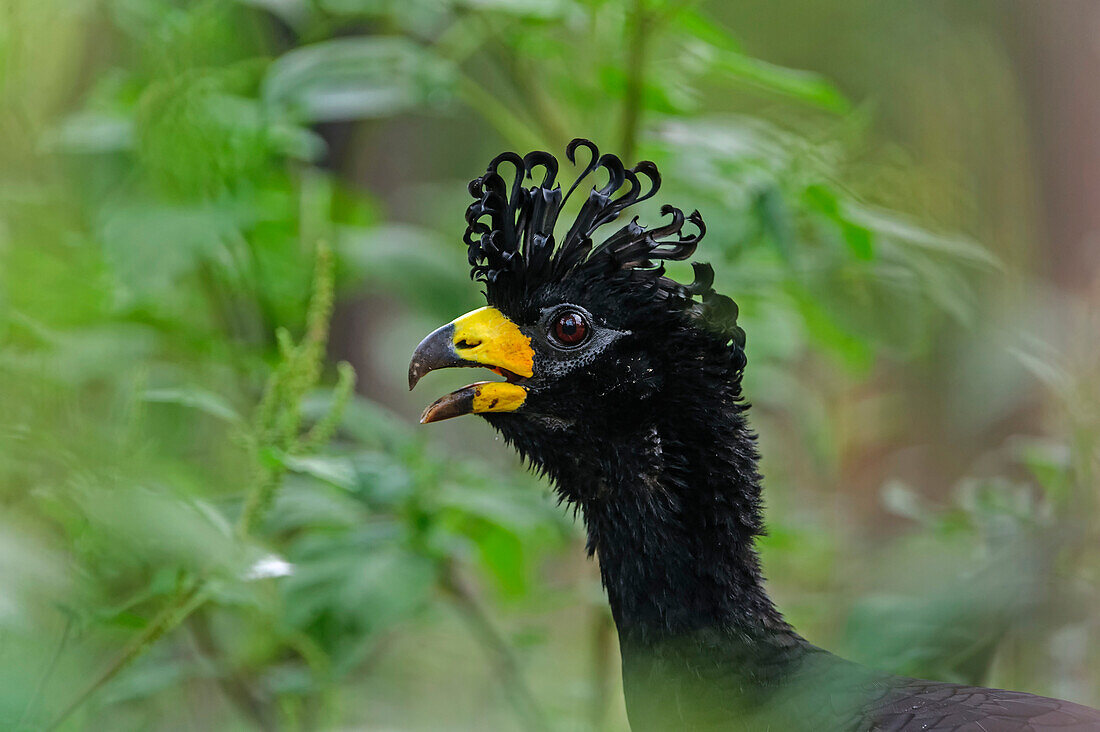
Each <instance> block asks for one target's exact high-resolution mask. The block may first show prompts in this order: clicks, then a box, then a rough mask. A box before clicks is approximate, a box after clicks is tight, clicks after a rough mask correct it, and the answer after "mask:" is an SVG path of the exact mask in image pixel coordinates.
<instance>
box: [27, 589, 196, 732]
mask: <svg viewBox="0 0 1100 732" xmlns="http://www.w3.org/2000/svg"><path fill="white" fill-rule="evenodd" d="M209 598H210V593H209V591H208V588H207V586H206V584H205V583H203V582H198V583H196V584H194V585H193V586H192V587H191V588H189V589H187V590H184V591H183V592H181V593H180V594H178V595H177V596H176V599H175V600H174V601H173V602H172V603H171V604H169V605H168V607H166V608H164V609H163V610H161V611H160V613H159V614H158V615H157V616H156V617H155V618H153V620H152V621H151V622H150V623H149V625H147V626H145V630H143V631H142V632H141V633H140V634H139V635H138V636H137V637H136V638H133V639H132V640H131V641H130V642H129V643H128V644H127V645H126V647H125V648H123V649H122V652H121V653H119V654H118V655H117V656H116V657H115V659H114V660H113V661H111V663H110V664H108V666H107V668H105V669H103V670H102V671H101V672H100V673H99V675H98V676H96V677H95V678H94V679H92V681H91V682H90V683H89V684H88V685H87V686H85V687H84V690H83V691H81V692H80V693H79V694H77V696H76V698H75V699H73V700H72V701H71V702H69V705H68V706H66V707H65V709H64V710H63V711H62V712H61V714H59V715H58V716H57V718H56V719H54V721H53V722H52V723H51V724H50V725H49V726H47V727H46V729H47V730H55V729H57V728H58V727H60V726H61V725H62V724H63V723H64V722H65V720H67V719H68V718H69V717H70V716H71V715H72V713H73V712H75V711H76V710H77V709H78V708H79V707H80V705H82V704H83V703H84V702H85V701H87V700H88V698H89V697H91V695H92V694H94V693H95V692H96V691H98V690H99V688H100V687H102V686H103V685H104V684H106V683H107V682H108V681H110V680H111V679H113V678H114V677H115V676H117V675H118V673H119V672H120V671H122V669H124V668H126V667H127V666H129V665H130V663H132V662H133V661H134V659H136V658H137V657H138V656H140V655H141V654H143V653H145V651H146V650H148V648H149V647H150V646H151V645H153V644H154V643H156V642H157V641H158V640H160V638H161V637H162V636H163V635H164V634H165V633H167V632H169V631H170V630H172V629H173V628H175V627H177V626H178V625H179V624H180V623H182V622H183V621H184V620H185V619H186V618H187V616H188V615H190V614H191V613H193V612H194V611H195V610H197V609H198V608H199V607H201V606H202V605H203V603H205V602H206V601H207V600H208V599H209Z"/></svg>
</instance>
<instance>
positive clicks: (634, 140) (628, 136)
mask: <svg viewBox="0 0 1100 732" xmlns="http://www.w3.org/2000/svg"><path fill="white" fill-rule="evenodd" d="M649 26H650V23H649V17H648V15H647V12H646V5H645V0H633V1H632V2H631V5H630V11H629V14H628V15H627V18H626V34H625V41H624V42H625V44H626V69H625V71H626V94H625V96H624V97H623V120H622V124H623V127H622V143H621V145H620V146H619V155H620V157H622V158H623V160H625V161H629V160H632V159H633V158H634V150H635V148H636V147H637V146H638V128H639V127H640V126H641V120H642V107H643V102H644V97H645V63H646V45H647V43H648V41H649Z"/></svg>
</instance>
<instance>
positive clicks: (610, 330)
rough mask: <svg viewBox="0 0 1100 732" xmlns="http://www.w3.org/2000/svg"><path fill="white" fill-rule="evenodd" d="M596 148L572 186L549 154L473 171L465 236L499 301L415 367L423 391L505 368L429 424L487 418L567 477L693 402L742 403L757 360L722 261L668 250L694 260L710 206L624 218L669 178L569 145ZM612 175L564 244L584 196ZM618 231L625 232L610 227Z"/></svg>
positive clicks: (503, 158) (443, 334)
mask: <svg viewBox="0 0 1100 732" xmlns="http://www.w3.org/2000/svg"><path fill="white" fill-rule="evenodd" d="M582 148H583V149H584V150H586V151H587V152H588V153H589V154H590V156H591V157H590V158H589V159H588V161H587V164H585V165H584V167H583V168H582V169H581V170H580V174H579V176H578V177H577V178H576V180H575V181H574V182H573V183H572V185H571V186H570V187H569V189H568V190H567V191H565V192H564V193H563V191H562V188H561V186H560V185H558V183H557V174H558V161H557V159H556V158H554V157H553V156H552V155H550V154H549V153H546V152H532V153H529V154H528V155H526V156H523V157H521V156H520V155H518V154H516V153H510V152H509V153H503V154H501V155H498V156H497V157H496V158H494V159H493V160H492V161H491V162H490V163H489V166H488V168H487V170H486V172H485V174H484V175H482V176H480V177H478V178H476V179H474V180H473V181H471V182H470V186H469V190H470V193H471V195H472V196H473V198H474V202H473V203H471V204H470V206H469V208H468V209H467V211H466V223H467V228H466V234H465V237H464V241H465V243H466V245H467V246H468V249H469V263H470V266H471V267H472V273H471V276H472V277H473V278H474V279H475V280H478V281H480V282H482V283H484V288H485V297H486V300H487V306H486V307H483V308H480V309H477V310H474V311H473V312H470V313H467V314H465V315H463V316H461V317H459V318H457V319H455V320H453V321H452V322H450V323H448V324H446V325H444V326H442V327H441V328H439V329H437V330H436V331H434V332H433V333H431V334H430V335H428V336H427V337H426V338H425V339H424V340H423V341H422V342H421V343H420V345H419V346H418V347H417V349H416V351H415V353H414V355H413V358H412V362H411V364H410V366H409V388H410V389H411V388H412V387H413V386H415V385H416V383H417V382H418V381H419V380H420V379H421V377H423V376H424V375H425V374H426V373H428V372H429V371H432V370H434V369H440V368H450V367H484V368H488V369H491V370H493V371H495V372H496V373H497V374H499V375H500V376H502V377H503V380H502V381H482V382H477V383H474V384H471V385H469V386H467V387H464V388H462V389H459V390H457V391H455V392H452V393H450V394H448V395H446V396H444V397H442V398H441V399H439V400H437V401H436V402H434V403H433V404H431V405H430V406H429V407H428V408H427V409H426V410H425V411H424V415H423V417H422V418H421V422H424V423H427V422H436V421H439V420H443V419H449V418H452V417H458V416H461V415H467V414H478V415H481V416H482V417H484V418H486V419H487V420H488V421H489V422H490V423H491V424H492V425H493V426H494V427H495V428H496V429H497V430H499V431H500V432H501V433H502V434H503V435H504V437H505V438H506V439H507V440H508V441H509V442H511V443H512V444H513V445H514V446H515V447H516V448H517V449H518V450H519V451H520V453H521V454H522V455H524V456H525V457H527V458H529V459H530V460H531V461H532V462H533V463H534V464H536V465H537V466H538V467H540V468H542V469H543V470H546V471H548V472H551V473H553V474H558V475H560V474H561V473H562V471H563V470H564V469H565V468H567V467H568V466H569V465H576V464H577V463H578V461H584V460H586V459H588V458H597V459H599V458H600V457H602V458H603V459H605V460H606V458H607V456H606V455H605V456H597V455H596V453H598V452H599V451H600V450H601V449H602V447H603V446H604V445H605V444H607V441H608V440H612V439H613V438H614V436H616V435H623V434H630V433H632V432H637V431H638V430H639V429H642V428H645V429H653V427H652V426H653V425H655V424H656V423H657V422H659V421H660V420H661V419H663V418H665V417H667V415H668V414H669V413H670V411H678V412H679V413H681V414H682V415H683V416H684V417H686V418H689V419H690V418H691V416H692V413H693V410H694V411H698V412H699V413H700V414H702V413H705V412H706V411H707V410H713V409H718V408H721V406H722V405H721V402H724V401H726V400H727V398H728V399H736V397H737V394H738V393H739V382H740V375H741V371H742V369H743V368H744V365H745V355H744V343H745V337H744V332H743V331H742V330H741V329H740V328H739V327H737V324H736V319H737V307H736V305H735V304H734V302H733V301H732V300H730V299H729V298H728V297H725V296H722V295H719V294H718V293H716V292H715V291H714V289H713V287H712V283H713V279H714V274H713V270H712V269H711V267H710V266H709V265H706V264H698V263H696V264H694V265H693V267H694V280H693V281H692V282H691V283H689V284H682V283H678V282H676V281H674V280H672V279H671V278H669V277H668V276H666V274H665V269H664V262H665V261H668V260H685V259H688V258H689V257H691V256H692V255H693V254H694V252H695V250H696V247H697V245H698V244H699V241H700V240H701V239H702V238H703V235H704V234H705V232H706V228H705V226H704V224H703V220H702V217H701V216H700V215H699V213H698V211H694V212H692V213H691V214H689V215H685V214H684V213H683V212H682V211H681V210H680V209H678V208H675V207H672V206H667V205H666V206H664V207H663V208H662V209H661V216H662V219H663V221H662V222H661V223H660V224H659V225H657V226H654V227H651V228H647V227H646V226H643V225H642V224H640V223H639V221H638V217H637V216H635V217H633V218H631V219H630V220H629V221H627V222H626V223H625V225H623V224H622V223H620V224H619V225H618V226H617V227H612V226H609V225H610V224H612V223H613V222H615V221H617V220H618V219H619V218H620V216H621V215H622V214H623V212H624V211H626V210H627V209H629V208H630V207H632V206H635V205H637V204H639V203H641V202H642V201H645V200H647V199H650V198H652V197H653V196H654V195H655V194H656V193H657V191H658V189H659V188H660V185H661V178H660V175H659V173H658V171H657V167H656V166H655V165H654V164H653V163H651V162H648V161H646V162H641V163H638V164H637V165H635V166H634V167H632V168H626V167H625V166H624V165H623V163H622V161H621V160H620V159H619V158H618V157H616V156H614V155H601V154H600V153H599V150H598V149H597V148H596V146H595V145H594V144H592V143H591V142H589V141H588V140H583V139H576V140H573V142H571V143H570V144H569V146H568V147H567V148H566V157H567V158H568V159H569V161H570V162H571V163H574V164H576V162H577V152H578V150H581V149H582ZM600 171H602V173H601V172H600ZM505 173H507V174H508V175H507V177H506V175H505ZM604 175H606V177H607V181H606V183H603V184H602V185H599V184H598V183H597V185H593V186H592V187H591V188H590V189H589V190H588V192H587V198H586V200H584V201H583V203H582V204H581V205H580V208H579V211H578V212H577V214H576V217H575V218H574V219H573V221H572V222H571V223H570V224H569V226H568V229H567V230H566V231H565V233H564V235H563V236H562V237H561V239H560V241H559V240H558V239H557V238H556V234H555V229H556V228H559V227H558V223H559V222H558V219H559V214H561V212H562V210H563V209H564V207H565V205H566V202H567V201H568V200H569V198H570V196H571V195H572V194H573V193H574V192H576V191H577V189H578V188H581V186H582V184H583V183H584V182H585V181H586V180H590V179H591V178H592V177H593V176H596V177H598V179H599V181H601V182H602V180H603V177H604ZM604 227H607V229H609V230H610V232H609V234H608V235H607V236H606V237H600V236H599V231H600V230H601V229H603V228H604ZM560 228H563V229H564V228H565V227H564V226H562V227H560ZM597 239H599V241H598V242H597ZM712 382H717V387H718V388H712V387H715V386H716V384H714V383H712ZM723 385H724V386H723ZM731 385H732V391H731V389H730V386H731Z"/></svg>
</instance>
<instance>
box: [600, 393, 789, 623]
mask: <svg viewBox="0 0 1100 732" xmlns="http://www.w3.org/2000/svg"><path fill="white" fill-rule="evenodd" d="M743 410H744V408H743V407H742V406H741V405H740V404H738V405H736V406H733V407H732V408H728V409H724V410H723V409H718V410H704V411H705V413H704V414H703V415H699V414H693V413H692V412H693V410H690V409H684V408H679V409H674V410H671V411H669V412H668V413H667V414H666V415H665V416H664V417H662V418H661V421H660V422H657V423H651V424H647V425H644V426H642V427H641V428H640V434H638V433H636V434H635V435H633V436H630V437H628V438H627V439H626V440H624V441H623V442H622V443H620V444H612V445H611V446H610V449H611V451H612V458H611V459H610V460H606V461H604V464H603V465H602V466H601V467H602V470H600V471H599V475H598V476H594V477H595V481H596V482H597V483H598V484H597V485H592V486H588V487H587V488H583V489H581V490H580V491H579V493H580V495H583V496H585V497H584V498H583V499H582V500H581V501H580V507H581V510H582V512H583V514H584V519H585V524H586V527H587V531H588V547H589V551H590V552H593V553H594V554H595V555H596V556H597V557H598V559H599V563H600V572H601V575H602V578H603V582H604V585H605V587H606V588H607V592H608V599H609V601H610V603H611V608H612V612H613V613H614V616H615V620H616V623H617V624H618V626H619V628H620V631H621V632H624V631H625V632H628V633H629V634H630V635H631V637H632V638H635V639H637V640H639V641H647V640H652V639H660V638H662V637H675V636H682V635H685V634H692V633H695V632H698V631H703V630H714V629H720V630H723V631H728V632H730V633H733V634H735V635H738V636H740V637H745V638H748V637H752V638H759V639H760V640H765V639H766V638H769V637H772V636H776V637H792V636H794V633H793V631H792V630H791V629H790V627H789V626H788V625H787V624H786V622H785V621H784V620H783V618H782V616H781V615H780V613H779V612H778V610H776V608H775V606H774V605H773V603H772V601H771V599H770V598H769V597H768V595H767V592H766V591H765V589H764V583H763V577H762V575H761V571H760V562H759V558H758V555H757V552H756V549H755V546H754V542H755V538H756V536H758V535H759V534H761V533H762V531H763V520H762V515H761V506H760V475H759V473H758V472H757V469H756V461H757V454H756V449H755V439H754V435H753V434H752V433H751V432H750V430H749V429H748V427H747V425H746V423H745V420H744V415H743ZM700 416H702V417H703V418H704V420H705V421H699V418H700Z"/></svg>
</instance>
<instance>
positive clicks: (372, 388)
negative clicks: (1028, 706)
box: [0, 0, 1100, 730]
mask: <svg viewBox="0 0 1100 732" xmlns="http://www.w3.org/2000/svg"><path fill="white" fill-rule="evenodd" d="M1098 71H1100V4H1098V3H1095V2H1092V1H1091V0H1060V2H1057V3H1052V2H1043V1H1042V0H970V1H969V2H965V3H964V2H957V1H956V2H948V1H947V0H908V1H903V2H892V3H881V2H875V1H874V0H735V1H732V2H730V1H724V2H723V1H719V0H709V1H708V0H620V1H612V0H401V1H397V0H240V1H237V2H234V1H232V0H197V1H195V2H185V1H183V0H176V1H173V0H2V2H0V728H2V729H5V730H8V729H15V730H40V729H54V728H60V729H66V730H81V729H110V730H209V729H218V730H251V729H265V730H266V729H280V730H284V729H285V730H314V729H319V730H323V729H364V730H373V729H378V730H382V729H385V730H427V729H448V730H451V729H453V730H468V729H502V730H503V729H525V730H526V729H551V730H626V729H627V725H626V719H625V712H624V709H623V703H622V698H621V690H620V680H619V669H618V650H617V643H616V639H615V635H614V629H613V626H612V624H611V622H610V618H609V613H608V611H607V609H606V607H605V600H604V596H603V592H602V589H601V588H600V585H599V578H598V574H597V570H596V567H595V566H594V565H593V563H592V562H590V561H588V560H587V559H586V558H585V555H584V550H583V532H582V527H580V526H579V525H578V524H577V523H576V522H575V521H574V519H573V515H572V513H571V512H570V511H568V510H566V509H565V508H563V507H559V506H558V505H556V503H555V500H554V498H553V496H552V495H551V493H550V491H549V489H548V487H547V486H546V485H545V483H543V482H540V481H538V480H536V479H535V478H533V477H531V476H529V475H527V474H526V473H525V472H524V471H523V470H522V469H521V467H520V466H519V464H518V461H517V459H516V458H515V456H514V455H513V454H512V452H511V451H510V450H508V449H506V448H505V447H504V446H503V445H502V443H500V442H499V441H497V440H496V439H495V438H494V435H493V433H492V432H491V430H490V429H489V428H488V426H487V425H485V424H484V423H483V422H481V421H480V420H476V419H472V418H468V419H463V420H455V421H453V422H446V423H444V424H440V425H432V426H431V427H430V428H427V427H425V428H422V427H420V426H419V425H417V423H416V421H417V418H418V416H419V413H420V410H421V408H422V407H423V406H424V405H425V404H426V403H427V402H428V401H430V400H431V399H432V398H434V397H435V396H437V395H439V394H442V393H444V391H445V390H447V389H450V388H454V387H456V386H459V385H460V384H461V383H463V382H464V380H465V379H467V378H468V374H467V375H465V376H463V374H461V373H459V374H439V375H433V377H432V378H431V379H428V380H426V381H427V382H430V383H426V385H425V386H422V387H421V389H420V390H418V391H417V392H416V394H414V395H409V394H408V393H407V391H406V388H405V373H406V368H407V363H408V358H409V355H410V353H411V351H412V349H413V347H414V346H415V345H416V343H417V342H418V341H419V340H420V338H421V337H422V336H423V335H424V334H426V333H427V332H428V331H430V330H431V329H433V328H435V327H436V326H437V325H439V324H441V323H443V322H446V321H447V320H450V319H451V318H453V317H455V316H456V315H458V314H460V313H462V312H465V311H466V310H468V309H471V308H473V307H476V306H478V305H479V303H480V302H481V296H480V294H479V288H478V287H477V286H476V285H475V284H474V283H471V282H470V281H469V279H468V267H467V265H466V262H465V257H466V253H465V249H464V247H463V245H462V244H461V234H462V231H463V229H464V223H463V219H462V214H463V211H464V209H465V206H466V205H467V203H468V200H467V199H468V197H467V193H466V182H467V181H468V180H469V179H470V178H473V177H475V176H477V175H478V174H480V173H481V172H482V171H483V170H484V166H485V164H486V163H487V162H488V160H489V158H490V157H491V156H493V155H495V154H496V153H497V152H500V151H501V150H504V149H514V150H518V151H520V152H521V153H522V152H526V151H528V150H531V149H547V150H550V151H553V152H555V153H558V154H561V152H562V151H563V149H564V146H565V144H566V143H567V142H568V140H569V139H570V138H572V137H574V136H586V137H590V138H592V139H593V140H595V141H596V142H597V143H598V144H599V145H600V146H601V148H602V149H604V150H605V151H610V152H618V153H620V154H621V155H622V156H623V157H624V158H625V159H626V160H627V161H628V162H633V161H635V160H638V159H642V158H648V159H652V160H655V161H657V163H658V164H659V165H660V167H661V170H662V172H663V174H664V177H665V186H664V188H663V190H662V193H661V195H660V196H658V200H656V201H654V202H653V203H655V204H660V203H663V202H669V203H673V204H676V205H679V206H682V207H685V208H688V209H691V208H699V209H700V210H701V211H702V213H703V214H704V216H705V218H706V220H707V223H708V230H709V233H708V235H707V238H706V241H705V242H704V243H703V245H702V247H701V248H700V251H699V256H700V257H701V258H702V259H704V260H709V261H711V262H712V263H713V264H714V265H715V268H716V270H717V272H718V289H719V291H722V292H725V293H727V294H729V295H731V296H733V297H734V298H735V299H736V300H737V301H738V303H739V304H740V307H741V314H742V315H741V322H742V325H743V326H744V327H745V329H746V331H747V332H748V337H749V342H748V355H749V368H748V372H747V376H746V391H747V394H748V396H749V398H750V400H751V401H752V403H753V404H754V409H753V412H752V417H753V422H754V425H755V427H756V428H757V430H758V431H759V433H760V438H761V443H762V450H763V453H764V463H763V470H764V473H765V475H766V500H767V509H768V521H769V524H770V534H769V536H768V537H767V538H766V539H765V540H764V542H763V556H764V563H765V567H766V571H767V575H768V577H769V580H770V588H771V591H772V593H773V594H774V596H775V597H776V599H777V601H778V602H779V604H780V606H781V608H782V609H783V610H784V611H785V612H786V613H787V615H788V617H789V619H790V620H791V621H792V622H793V623H794V624H795V626H796V627H798V628H799V629H800V630H801V631H802V633H803V634H804V635H806V636H807V637H808V638H809V639H810V640H811V641H812V642H814V643H816V644H818V645H822V646H825V647H827V648H830V649H832V650H834V651H836V652H838V653H841V654H844V655H847V656H849V657H851V658H854V659H856V660H859V661H861V662H864V663H868V664H872V665H875V666H878V667H880V668H883V669H886V670H890V671H894V672H898V673H903V674H907V675H913V676H922V677H931V678H937V679H945V680H956V681H963V682H968V683H981V684H986V685H993V686H1002V687H1009V688H1018V689H1022V690H1026V691H1031V692H1037V693H1043V694H1049V695H1054V696H1058V697H1063V698H1068V699H1071V700H1074V701H1078V702H1082V703H1085V704H1090V705H1098V704H1100V660H1098V659H1100V610H1097V608H1100V593H1098V588H1100V584H1098V583H1100V576H1098V575H1100V535H1098V534H1100V514H1098V511H1100V508H1098V505H1097V502H1098V499H1100V488H1098V485H1100V484H1098V475H1100V314H1098V313H1100V310H1098V307H1100V244H1098V242H1097V232H1100V84H1098V83H1097V79H1100V73H1098ZM563 177H568V176H567V175H563ZM654 216H655V208H654V209H653V210H650V211H649V212H648V218H649V220H654ZM645 218H647V217H646V216H645V215H643V220H644V219H645ZM330 323H331V328H329V324H330ZM448 378H450V379H451V380H452V381H451V382H448V381H447V379H448Z"/></svg>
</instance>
